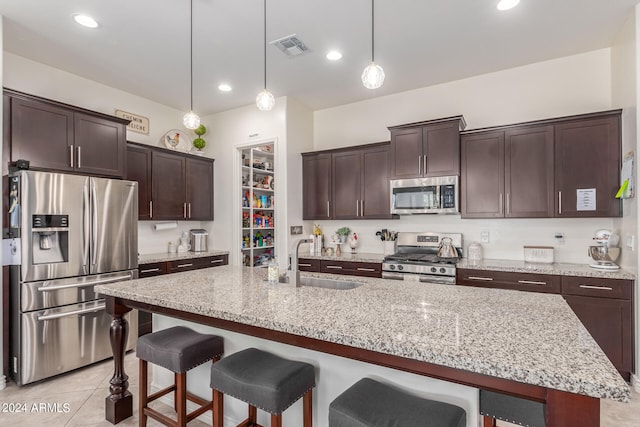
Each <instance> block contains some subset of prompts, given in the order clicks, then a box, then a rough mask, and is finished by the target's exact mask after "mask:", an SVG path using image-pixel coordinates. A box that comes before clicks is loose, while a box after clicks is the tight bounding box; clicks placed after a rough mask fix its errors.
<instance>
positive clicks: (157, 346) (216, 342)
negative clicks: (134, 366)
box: [136, 326, 224, 427]
mask: <svg viewBox="0 0 640 427" xmlns="http://www.w3.org/2000/svg"><path fill="white" fill-rule="evenodd" d="M223 352H224V343H223V340H222V337H219V336H217V335H206V334H200V333H198V332H196V331H193V330H191V329H189V328H186V327H184V326H174V327H172V328H169V329H164V330H162V331H158V332H154V333H152V334H147V335H144V336H142V337H140V338H139V339H138V344H137V347H136V356H137V357H138V359H140V386H139V387H140V404H139V406H138V407H139V426H140V427H144V426H146V425H147V416H149V417H151V418H153V419H155V420H156V421H158V422H160V423H162V424H164V425H167V426H171V427H183V426H186V425H187V423H188V422H189V421H191V420H193V419H194V418H195V417H197V416H199V415H201V414H203V413H205V412H206V411H209V410H211V411H213V402H212V401H210V400H204V399H202V398H200V397H198V396H196V395H194V394H191V393H189V392H188V391H187V371H188V370H190V369H192V368H195V367H196V366H198V365H201V364H203V363H205V362H208V361H209V360H213V363H215V362H216V361H217V360H220V356H222V353H223ZM148 362H150V363H153V364H154V365H158V366H162V367H163V368H166V369H168V370H170V371H172V372H173V373H174V374H175V375H174V383H173V385H171V386H169V387H167V388H165V389H162V390H160V391H158V392H156V393H154V394H152V395H150V396H148V395H147V393H148V391H147V363H148ZM172 391H175V395H174V401H173V402H174V408H175V410H176V412H177V420H173V419H171V418H169V417H167V416H166V415H163V414H161V413H159V412H158V411H156V410H154V409H151V408H149V406H148V404H149V402H152V401H154V400H156V399H158V398H159V397H162V396H164V395H165V394H168V393H170V392H172ZM187 399H189V400H191V401H192V402H195V403H197V404H198V405H200V407H199V408H198V409H196V410H195V411H193V412H191V413H189V414H187Z"/></svg>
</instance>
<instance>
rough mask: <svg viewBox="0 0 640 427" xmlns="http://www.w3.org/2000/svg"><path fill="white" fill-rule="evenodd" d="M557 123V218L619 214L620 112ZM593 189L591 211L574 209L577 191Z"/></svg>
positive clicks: (575, 207) (620, 210)
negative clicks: (617, 196)
mask: <svg viewBox="0 0 640 427" xmlns="http://www.w3.org/2000/svg"><path fill="white" fill-rule="evenodd" d="M611 113H612V114H608V116H605V117H590V118H585V119H578V120H570V121H567V122H565V123H559V124H557V125H556V127H555V157H556V168H555V189H556V195H557V197H556V201H555V202H556V210H555V213H556V216H558V217H615V216H621V215H622V209H621V203H620V200H619V199H616V198H615V194H616V192H617V191H618V188H619V185H620V179H619V177H620V167H621V153H620V151H621V144H622V143H621V139H620V138H621V136H620V125H621V124H620V112H619V111H618V112H611ZM585 189H595V210H578V204H577V192H578V190H585Z"/></svg>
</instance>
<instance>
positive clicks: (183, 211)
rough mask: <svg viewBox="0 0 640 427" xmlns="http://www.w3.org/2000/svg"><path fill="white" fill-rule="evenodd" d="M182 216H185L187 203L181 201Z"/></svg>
mask: <svg viewBox="0 0 640 427" xmlns="http://www.w3.org/2000/svg"><path fill="white" fill-rule="evenodd" d="M182 218H185V219H186V218H187V204H186V203H183V204H182Z"/></svg>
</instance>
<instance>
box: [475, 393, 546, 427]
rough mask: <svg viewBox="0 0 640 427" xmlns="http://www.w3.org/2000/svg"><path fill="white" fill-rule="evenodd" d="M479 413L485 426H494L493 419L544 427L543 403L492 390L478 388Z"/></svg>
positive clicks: (530, 426) (531, 426)
mask: <svg viewBox="0 0 640 427" xmlns="http://www.w3.org/2000/svg"><path fill="white" fill-rule="evenodd" d="M480 414H481V415H483V416H484V417H485V419H484V425H485V426H492V427H493V426H495V425H496V422H495V420H496V419H498V420H502V421H507V422H509V423H512V424H517V425H520V426H527V427H545V426H546V425H547V424H546V421H545V419H544V417H545V405H544V403H540V402H534V401H532V400H526V399H521V398H519V397H513V396H508V395H506V394H502V393H496V392H493V391H487V390H480Z"/></svg>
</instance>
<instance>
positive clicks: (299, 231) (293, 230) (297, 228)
mask: <svg viewBox="0 0 640 427" xmlns="http://www.w3.org/2000/svg"><path fill="white" fill-rule="evenodd" d="M291 234H302V226H301V225H292V226H291Z"/></svg>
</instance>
